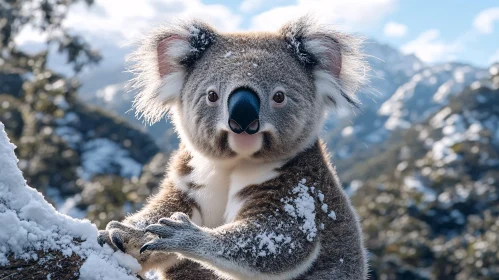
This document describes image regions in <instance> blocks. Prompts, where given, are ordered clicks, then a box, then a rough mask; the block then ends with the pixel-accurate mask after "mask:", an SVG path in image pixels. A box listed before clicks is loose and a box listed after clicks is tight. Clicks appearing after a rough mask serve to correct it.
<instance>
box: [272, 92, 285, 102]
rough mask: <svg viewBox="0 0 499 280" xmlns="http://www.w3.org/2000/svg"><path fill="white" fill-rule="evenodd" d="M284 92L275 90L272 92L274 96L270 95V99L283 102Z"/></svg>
mask: <svg viewBox="0 0 499 280" xmlns="http://www.w3.org/2000/svg"><path fill="white" fill-rule="evenodd" d="M284 98H285V96H284V92H282V91H277V92H276V93H274V96H273V97H272V100H274V102H275V103H278V104H280V103H282V102H284Z"/></svg>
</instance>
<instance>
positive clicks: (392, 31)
mask: <svg viewBox="0 0 499 280" xmlns="http://www.w3.org/2000/svg"><path fill="white" fill-rule="evenodd" d="M383 33H384V34H385V35H386V36H388V37H403V36H404V35H405V34H407V25H405V24H401V23H397V22H394V21H390V22H387V23H386V24H385V28H384V29H383Z"/></svg>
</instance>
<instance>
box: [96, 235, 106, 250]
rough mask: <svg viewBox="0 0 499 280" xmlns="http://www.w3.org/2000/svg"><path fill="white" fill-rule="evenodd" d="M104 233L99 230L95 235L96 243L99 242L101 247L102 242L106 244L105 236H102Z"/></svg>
mask: <svg viewBox="0 0 499 280" xmlns="http://www.w3.org/2000/svg"><path fill="white" fill-rule="evenodd" d="M104 235H105V232H104V231H99V235H97V243H99V245H100V246H101V247H104V244H106V238H105V237H104Z"/></svg>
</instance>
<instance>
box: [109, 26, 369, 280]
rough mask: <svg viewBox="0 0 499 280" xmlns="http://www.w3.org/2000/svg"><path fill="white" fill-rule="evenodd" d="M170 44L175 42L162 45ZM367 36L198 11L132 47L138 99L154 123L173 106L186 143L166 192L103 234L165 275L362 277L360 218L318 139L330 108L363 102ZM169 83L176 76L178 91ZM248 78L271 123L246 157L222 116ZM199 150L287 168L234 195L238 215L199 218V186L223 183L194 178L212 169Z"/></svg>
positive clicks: (224, 160)
mask: <svg viewBox="0 0 499 280" xmlns="http://www.w3.org/2000/svg"><path fill="white" fill-rule="evenodd" d="M172 36H173V37H172ZM168 38H173V39H172V41H175V42H174V44H170V41H164V40H165V39H168ZM164 42H167V44H166V46H168V47H169V48H170V47H172V48H173V47H175V48H177V49H175V50H174V51H170V50H169V49H168V51H166V52H164V53H159V54H158V51H164V49H163V48H162V47H158V46H160V44H162V43H164ZM359 44H360V40H358V39H357V38H355V37H352V36H349V35H346V34H343V33H339V32H336V31H333V30H330V29H329V28H327V27H323V26H319V25H316V24H315V23H313V22H312V21H311V20H310V19H308V18H302V19H299V20H297V21H294V22H291V23H289V24H287V25H285V26H284V27H283V28H282V29H281V30H280V31H279V32H277V33H235V34H219V33H217V32H216V31H214V30H213V29H211V28H210V27H208V26H207V25H205V24H202V23H199V22H195V21H194V22H191V23H189V22H187V23H182V24H180V25H175V26H173V27H166V28H161V29H158V31H155V32H153V34H152V35H151V36H150V37H149V38H148V39H146V40H144V41H143V44H142V46H141V47H140V48H139V50H138V51H137V52H136V53H135V54H134V55H133V56H132V61H135V65H134V67H133V69H134V72H135V73H137V76H136V78H135V80H134V87H135V88H136V89H138V90H139V92H138V93H137V97H136V100H135V102H134V106H135V108H136V109H137V112H138V114H139V115H140V114H141V115H143V116H144V117H145V119H146V120H148V121H150V122H154V121H157V120H159V119H161V118H162V117H163V116H164V115H165V114H166V113H167V112H168V111H170V116H171V117H172V119H173V121H174V124H175V127H176V129H177V131H178V133H179V135H180V138H181V140H182V143H183V144H182V145H181V148H180V149H179V151H178V152H177V153H176V154H175V155H174V156H173V157H172V161H171V165H170V168H169V172H168V175H167V177H166V178H165V181H164V182H163V186H162V189H161V191H160V192H159V193H158V194H157V195H156V196H155V197H154V198H153V199H152V200H151V201H149V203H148V204H147V205H146V207H145V208H144V209H143V210H141V211H140V212H138V213H137V214H135V215H133V216H130V217H128V218H127V219H126V220H125V221H124V222H123V223H118V222H112V223H110V224H109V225H108V227H107V229H106V231H102V232H101V234H100V242H102V243H108V244H110V245H111V246H112V247H113V248H115V249H120V250H123V251H125V252H127V253H130V254H131V255H132V256H134V257H135V258H137V259H138V260H139V261H140V262H141V264H143V266H144V267H145V268H159V269H162V270H163V277H164V278H165V279H186V275H189V276H188V277H190V279H200V278H206V279H208V278H209V279H216V278H217V277H223V278H241V279H247V278H253V279H365V278H366V274H367V261H366V256H365V252H364V247H363V244H362V242H363V241H362V233H361V230H360V227H359V222H358V218H357V216H356V214H355V212H354V210H353V208H352V206H351V205H350V202H349V200H348V198H347V197H346V195H345V193H344V192H343V190H342V188H341V185H340V183H339V181H338V179H337V177H336V174H335V172H334V170H333V168H332V167H331V166H330V164H329V162H328V160H329V159H328V156H327V154H326V152H325V151H324V148H323V147H322V144H321V143H320V140H319V139H318V134H319V131H320V129H321V127H322V122H323V119H324V117H325V115H326V113H327V111H328V110H329V109H330V108H334V107H335V106H336V107H337V106H341V105H342V104H346V105H347V106H348V107H352V106H357V104H358V101H357V99H356V98H355V95H354V93H355V91H356V89H357V88H358V87H359V86H361V85H362V83H364V82H365V71H366V69H367V65H366V64H365V63H364V60H363V57H362V55H361V54H360V52H359ZM159 57H161V58H163V60H166V61H158V58H159ZM161 63H166V64H165V65H167V66H168V67H169V68H168V71H170V70H171V72H168V71H165V70H164V69H165V68H164V67H163V68H161V69H162V70H161V71H162V73H163V72H167V73H168V75H170V74H171V73H180V74H179V75H173V76H170V77H169V78H168V79H167V78H166V77H167V76H168V75H164V76H163V77H162V76H161V75H160V72H161V71H160V67H162V66H164V65H161ZM171 77H173V78H175V79H177V80H175V81H173V80H172V78H171ZM168 83H173V84H177V87H176V86H175V85H173V86H172V87H171V88H173V89H175V90H170V89H168V86H169V84H168ZM178 84H180V85H181V86H180V87H178ZM240 87H247V88H251V89H252V90H253V91H254V92H256V93H257V95H258V97H259V98H260V101H261V108H260V127H261V128H262V130H263V131H262V132H260V133H262V135H263V136H262V137H263V142H262V146H261V148H260V149H259V150H258V151H257V152H255V153H253V154H251V155H244V156H242V155H240V154H238V153H237V152H235V151H234V150H232V148H231V146H230V145H229V143H228V137H229V135H230V133H232V132H230V130H229V129H228V127H227V125H226V124H227V121H228V120H227V118H228V116H227V99H228V97H229V94H230V93H231V92H232V91H233V90H235V89H237V88H240ZM210 90H214V91H216V92H217V94H218V95H219V97H220V99H219V101H217V102H216V103H214V104H212V103H209V102H207V98H206V96H207V93H208V91H210ZM276 90H279V91H283V92H284V93H285V95H286V103H285V105H284V106H281V107H276V106H274V105H273V103H272V95H273V93H274V92H275V91H276ZM198 158H207V159H208V160H209V161H211V162H210V163H207V164H210V165H211V164H214V165H217V164H220V165H221V166H223V168H225V169H227V170H229V171H227V172H229V174H230V172H231V171H230V170H235V169H236V168H237V166H238V165H239V164H246V163H250V164H255V167H257V166H259V164H264V163H265V164H273V163H279V167H278V168H275V169H274V170H269V172H274V173H275V174H276V176H275V177H274V178H272V179H270V180H267V181H265V182H263V183H258V184H249V185H245V187H244V188H242V189H241V190H240V191H239V192H238V193H236V194H235V195H233V196H234V197H235V198H237V199H238V200H240V201H241V203H242V204H241V206H240V208H237V209H238V211H237V215H235V218H234V220H233V221H230V222H227V221H226V222H225V224H221V225H218V226H216V227H212V228H208V227H204V226H203V225H201V224H196V223H194V222H192V221H191V219H199V217H198V216H196V215H198V214H196V213H200V214H201V219H202V215H203V211H204V209H203V207H202V206H201V205H198V204H197V203H196V200H195V199H196V196H195V195H194V194H195V193H196V192H199V191H203V190H205V189H208V191H209V189H210V188H213V187H216V186H210V185H204V184H203V183H200V180H201V181H202V179H203V178H199V177H196V176H194V175H193V176H191V175H192V174H197V173H196V172H197V170H196V168H204V167H196V163H195V160H196V159H198ZM217 170H219V169H216V168H215V169H213V172H219V171H217ZM269 174H270V173H269ZM272 174H273V173H272ZM220 176H221V175H220ZM229 178H231V177H228V179H227V180H229ZM305 182H306V183H305ZM229 186H230V182H229ZM297 190H298V191H297ZM302 199H305V200H306V201H308V203H309V204H308V205H309V206H310V205H312V206H310V207H313V209H308V210H307V211H309V212H307V213H308V214H307V215H308V216H307V215H305V214H303V213H301V212H299V211H298V210H296V211H297V212H296V213H295V212H293V211H294V210H292V209H299V208H300V207H301V206H300V205H299V204H300V202H299V201H301V200H302ZM212 203H214V204H216V203H220V202H219V201H216V200H215V201H213V202H212ZM293 203H295V204H293ZM325 204H327V206H324V205H325ZM290 205H292V206H293V207H294V208H293V207H291V206H290ZM290 207H291V208H290ZM326 208H329V209H326ZM290 209H291V210H290ZM331 210H334V212H331ZM300 211H301V210H300ZM310 211H313V217H314V218H313V219H312V221H311V220H310V217H311V216H310V215H311V212H310ZM234 213H235V212H234ZM300 213H301V214H300ZM205 214H206V213H205ZM207 214H208V215H209V214H210V213H207ZM302 214H303V215H302ZM269 240H270V241H269ZM139 250H140V251H139ZM141 253H142V254H141ZM187 268H188V269H189V270H190V271H191V273H189V274H186V273H185V271H184V270H185V269H187Z"/></svg>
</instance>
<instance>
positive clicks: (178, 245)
mask: <svg viewBox="0 0 499 280" xmlns="http://www.w3.org/2000/svg"><path fill="white" fill-rule="evenodd" d="M145 231H146V232H150V233H153V234H155V235H157V236H158V237H159V238H157V239H155V240H152V241H150V242H148V243H146V244H144V246H142V247H141V248H140V253H141V254H142V253H144V252H146V251H163V252H181V251H185V250H189V249H192V248H194V247H196V244H199V242H200V241H202V240H201V239H202V238H203V236H204V235H203V230H202V229H201V228H200V227H198V226H197V225H195V224H194V223H193V222H191V220H190V219H189V217H188V216H187V215H186V214H184V213H181V212H176V213H173V214H172V215H171V216H170V218H162V219H160V220H159V221H158V223H157V224H152V225H149V226H148V227H146V229H145Z"/></svg>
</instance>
